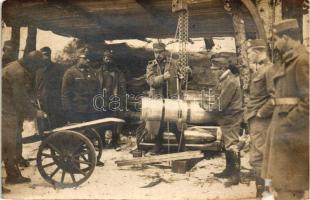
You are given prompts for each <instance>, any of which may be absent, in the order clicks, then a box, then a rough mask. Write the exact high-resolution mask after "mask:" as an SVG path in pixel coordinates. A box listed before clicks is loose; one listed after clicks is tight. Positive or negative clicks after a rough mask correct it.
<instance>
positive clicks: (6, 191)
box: [1, 186, 11, 193]
mask: <svg viewBox="0 0 310 200" xmlns="http://www.w3.org/2000/svg"><path fill="white" fill-rule="evenodd" d="M1 191H2V193H10V192H11V190H10V189H8V188H6V187H3V186H1Z"/></svg>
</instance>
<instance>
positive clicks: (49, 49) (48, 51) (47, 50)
mask: <svg viewBox="0 0 310 200" xmlns="http://www.w3.org/2000/svg"><path fill="white" fill-rule="evenodd" d="M40 51H41V52H42V53H43V54H44V53H48V54H50V53H51V52H52V50H51V48H49V47H42V48H41V49H40Z"/></svg>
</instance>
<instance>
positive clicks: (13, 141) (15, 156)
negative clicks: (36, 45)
mask: <svg viewBox="0 0 310 200" xmlns="http://www.w3.org/2000/svg"><path fill="white" fill-rule="evenodd" d="M43 65H44V62H43V55H42V53H41V52H38V51H33V52H30V53H29V54H28V55H26V56H24V58H22V59H20V60H17V61H15V62H11V63H10V64H9V65H8V66H6V67H5V68H4V69H3V73H2V84H3V89H2V130H1V131H2V147H3V148H2V159H3V161H4V166H5V171H6V175H7V177H6V179H5V182H6V183H9V184H18V183H26V182H30V181H31V180H30V178H26V177H23V176H22V174H21V172H20V170H19V167H18V161H19V159H20V157H21V153H22V149H21V148H22V146H21V139H22V136H21V132H22V128H23V122H24V120H25V119H30V120H31V119H34V118H35V117H36V116H37V117H42V118H43V117H44V115H45V113H43V112H42V111H39V110H37V108H36V107H35V104H34V98H33V97H34V96H33V93H34V91H33V80H34V77H35V73H36V71H37V70H38V69H39V68H40V67H42V66H43Z"/></svg>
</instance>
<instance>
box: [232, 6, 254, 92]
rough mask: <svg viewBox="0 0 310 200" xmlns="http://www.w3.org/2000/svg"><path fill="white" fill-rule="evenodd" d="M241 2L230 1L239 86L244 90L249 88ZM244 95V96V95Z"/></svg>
mask: <svg viewBox="0 0 310 200" xmlns="http://www.w3.org/2000/svg"><path fill="white" fill-rule="evenodd" d="M241 6H242V3H241V2H240V1H233V2H232V10H231V11H232V21H233V28H234V32H235V43H236V51H237V62H238V65H239V66H241V68H240V73H241V74H240V75H241V76H240V81H241V86H242V88H243V90H244V91H245V92H247V91H248V89H249V81H250V80H249V75H250V73H249V67H248V66H249V64H248V59H247V52H246V33H245V24H244V19H243V14H242V12H241ZM245 97H246V96H245Z"/></svg>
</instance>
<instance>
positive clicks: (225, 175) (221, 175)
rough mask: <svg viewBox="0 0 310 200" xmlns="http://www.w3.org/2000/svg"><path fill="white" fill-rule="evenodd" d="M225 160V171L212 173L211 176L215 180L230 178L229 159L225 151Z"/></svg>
mask: <svg viewBox="0 0 310 200" xmlns="http://www.w3.org/2000/svg"><path fill="white" fill-rule="evenodd" d="M225 160H226V167H225V169H224V170H223V171H222V172H220V173H214V174H213V176H215V177H217V178H228V177H230V176H231V169H232V167H231V164H232V163H231V158H230V157H229V153H227V151H225Z"/></svg>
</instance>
